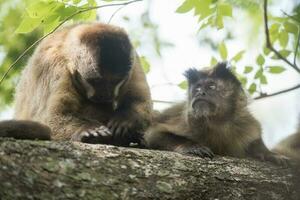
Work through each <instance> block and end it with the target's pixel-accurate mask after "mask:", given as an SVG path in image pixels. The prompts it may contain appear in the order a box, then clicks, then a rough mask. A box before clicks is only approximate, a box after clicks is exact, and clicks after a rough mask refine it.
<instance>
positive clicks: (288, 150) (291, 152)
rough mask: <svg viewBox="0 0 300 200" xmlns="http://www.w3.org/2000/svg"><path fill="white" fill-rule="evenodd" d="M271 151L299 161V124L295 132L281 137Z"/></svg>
mask: <svg viewBox="0 0 300 200" xmlns="http://www.w3.org/2000/svg"><path fill="white" fill-rule="evenodd" d="M273 151H274V152H277V153H280V154H283V155H285V156H288V157H291V158H293V159H296V160H299V161H300V125H299V128H298V131H297V132H296V133H294V134H292V135H290V136H288V137H287V138H285V139H283V140H282V141H281V142H280V143H279V144H277V145H276V146H275V148H274V149H273Z"/></svg>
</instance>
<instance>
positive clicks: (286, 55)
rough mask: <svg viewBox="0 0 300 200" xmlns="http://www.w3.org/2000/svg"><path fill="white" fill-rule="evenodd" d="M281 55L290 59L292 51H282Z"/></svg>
mask: <svg viewBox="0 0 300 200" xmlns="http://www.w3.org/2000/svg"><path fill="white" fill-rule="evenodd" d="M279 53H280V54H281V55H282V56H283V57H288V56H289V55H290V54H291V51H289V50H285V49H283V50H280V51H279Z"/></svg>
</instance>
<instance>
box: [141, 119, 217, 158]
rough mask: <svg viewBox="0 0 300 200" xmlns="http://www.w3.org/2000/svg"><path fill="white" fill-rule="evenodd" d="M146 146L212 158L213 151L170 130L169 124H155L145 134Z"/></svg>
mask: <svg viewBox="0 0 300 200" xmlns="http://www.w3.org/2000/svg"><path fill="white" fill-rule="evenodd" d="M144 143H145V146H146V147H148V148H152V149H160V150H167V151H175V152H178V153H181V154H185V155H195V156H200V157H210V158H212V157H213V156H214V154H213V153H212V151H211V150H210V149H209V148H207V147H205V146H202V145H200V144H197V143H195V142H193V141H191V140H189V139H187V138H185V137H182V136H178V135H176V134H173V133H172V132H170V128H169V127H168V125H164V124H160V123H158V124H155V125H153V126H151V128H149V129H148V130H147V131H146V133H145V135H144Z"/></svg>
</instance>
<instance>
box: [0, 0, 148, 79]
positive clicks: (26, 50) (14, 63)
mask: <svg viewBox="0 0 300 200" xmlns="http://www.w3.org/2000/svg"><path fill="white" fill-rule="evenodd" d="M139 1H143V0H132V1H127V2H124V3H114V4H106V5H101V6H91V7H87V8H84V9H81V10H78V11H77V12H75V13H73V14H71V15H69V16H68V17H66V18H65V19H64V20H63V21H62V22H60V23H59V24H58V25H57V26H56V27H55V28H54V29H53V30H52V31H50V32H49V33H47V34H45V35H44V36H43V37H41V38H39V39H38V40H36V41H35V42H34V43H33V44H32V45H30V46H29V47H28V48H27V49H25V50H24V51H23V53H21V54H20V56H19V57H18V58H17V59H16V60H15V61H14V62H13V63H12V64H11V65H10V66H9V67H8V70H7V71H6V72H5V73H4V75H3V76H2V78H1V80H0V85H1V83H2V82H3V81H4V79H5V78H6V77H7V75H8V74H9V72H10V71H11V70H12V69H13V68H14V67H15V65H16V64H17V63H18V62H19V61H20V60H21V59H22V58H23V57H24V56H25V55H26V54H27V53H28V52H29V51H30V50H31V49H32V48H33V47H35V46H36V45H37V44H38V43H40V42H41V41H42V40H43V39H45V38H46V37H48V36H49V35H51V34H52V33H54V32H55V31H56V30H57V29H58V28H59V27H61V26H62V25H63V24H64V23H66V22H67V21H69V20H70V19H72V18H73V17H75V16H77V15H79V14H81V13H85V12H88V11H91V10H96V9H100V8H104V7H112V6H126V5H129V4H132V3H135V2H139Z"/></svg>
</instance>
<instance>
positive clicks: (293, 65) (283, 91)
mask: <svg viewBox="0 0 300 200" xmlns="http://www.w3.org/2000/svg"><path fill="white" fill-rule="evenodd" d="M263 7H264V13H263V14H264V25H265V35H266V46H267V48H268V49H270V50H271V51H272V52H273V53H274V54H275V55H276V56H277V57H278V58H279V59H281V60H282V61H284V62H285V63H287V64H288V65H289V66H290V67H292V68H293V69H294V70H295V71H297V72H298V73H299V74H300V68H299V67H298V66H297V62H296V60H297V53H298V48H299V40H300V29H299V30H298V36H297V38H296V47H295V55H294V62H293V63H292V62H291V61H289V60H288V59H287V58H285V57H284V56H283V55H282V54H281V53H280V52H279V51H277V50H276V49H275V48H274V47H273V45H272V43H271V40H270V32H269V28H268V0H264V4H263ZM285 15H287V14H286V13H285ZM289 17H291V16H289ZM299 88H300V84H298V85H296V86H293V87H290V88H288V89H284V90H280V91H278V92H274V93H271V94H266V93H261V94H260V96H258V97H255V98H254V99H256V100H258V99H263V98H266V97H272V96H276V95H279V94H283V93H286V92H290V91H293V90H296V89H299Z"/></svg>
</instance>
